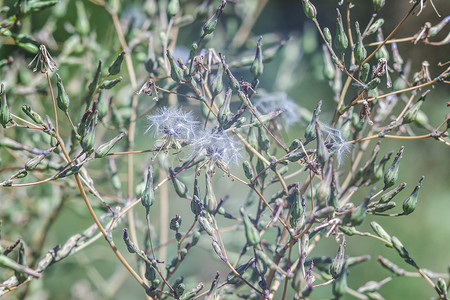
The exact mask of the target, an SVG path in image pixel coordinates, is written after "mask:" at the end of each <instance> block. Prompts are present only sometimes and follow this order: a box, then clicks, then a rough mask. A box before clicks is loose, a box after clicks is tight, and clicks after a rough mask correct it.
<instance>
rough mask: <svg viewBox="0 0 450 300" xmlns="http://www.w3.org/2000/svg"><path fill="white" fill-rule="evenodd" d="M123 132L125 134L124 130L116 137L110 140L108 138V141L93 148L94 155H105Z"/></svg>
mask: <svg viewBox="0 0 450 300" xmlns="http://www.w3.org/2000/svg"><path fill="white" fill-rule="evenodd" d="M125 134H126V133H125V132H121V133H119V134H118V135H117V136H116V137H114V138H113V139H112V140H110V141H109V142H107V143H104V144H102V145H100V146H98V148H97V149H95V157H96V158H102V157H105V156H106V154H108V153H109V151H111V149H112V148H113V147H114V146H115V145H116V144H117V143H118V142H119V141H120V140H121V139H122V137H123V136H124V135H125Z"/></svg>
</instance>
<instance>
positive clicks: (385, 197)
mask: <svg viewBox="0 0 450 300" xmlns="http://www.w3.org/2000/svg"><path fill="white" fill-rule="evenodd" d="M405 187H406V182H403V183H400V185H399V186H398V187H396V188H395V189H393V190H392V191H390V192H388V193H386V194H384V195H382V196H381V198H380V200H379V201H378V202H379V203H388V202H389V201H391V200H392V199H394V197H395V196H397V194H398V193H400V192H401V191H402V190H403V189H404V188H405Z"/></svg>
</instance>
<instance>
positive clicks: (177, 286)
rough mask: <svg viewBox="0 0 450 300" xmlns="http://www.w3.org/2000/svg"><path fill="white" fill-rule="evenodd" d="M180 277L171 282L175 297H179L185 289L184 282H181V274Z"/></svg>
mask: <svg viewBox="0 0 450 300" xmlns="http://www.w3.org/2000/svg"><path fill="white" fill-rule="evenodd" d="M180 278H181V279H180ZM180 278H179V279H177V280H176V281H175V283H174V284H173V290H174V292H175V297H176V299H179V298H180V297H181V296H182V295H183V293H184V290H185V289H186V287H185V286H184V283H183V279H184V278H183V277H182V276H180Z"/></svg>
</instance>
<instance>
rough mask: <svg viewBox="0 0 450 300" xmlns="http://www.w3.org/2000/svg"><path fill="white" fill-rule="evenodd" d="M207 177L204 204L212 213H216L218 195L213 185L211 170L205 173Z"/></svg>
mask: <svg viewBox="0 0 450 300" xmlns="http://www.w3.org/2000/svg"><path fill="white" fill-rule="evenodd" d="M205 179H206V192H205V199H204V200H203V205H204V206H205V207H206V209H207V210H208V211H209V212H210V213H214V212H215V211H216V209H217V199H216V195H215V194H214V190H213V185H212V182H211V175H210V173H209V172H206V173H205Z"/></svg>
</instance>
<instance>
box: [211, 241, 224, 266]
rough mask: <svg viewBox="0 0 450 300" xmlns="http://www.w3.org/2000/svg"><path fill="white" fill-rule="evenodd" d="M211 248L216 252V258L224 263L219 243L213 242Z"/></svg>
mask: <svg viewBox="0 0 450 300" xmlns="http://www.w3.org/2000/svg"><path fill="white" fill-rule="evenodd" d="M212 246H213V249H214V252H216V254H217V256H219V258H220V259H221V260H223V261H225V260H226V257H225V256H224V255H223V252H222V248H220V246H219V243H218V242H217V241H213V242H212Z"/></svg>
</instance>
